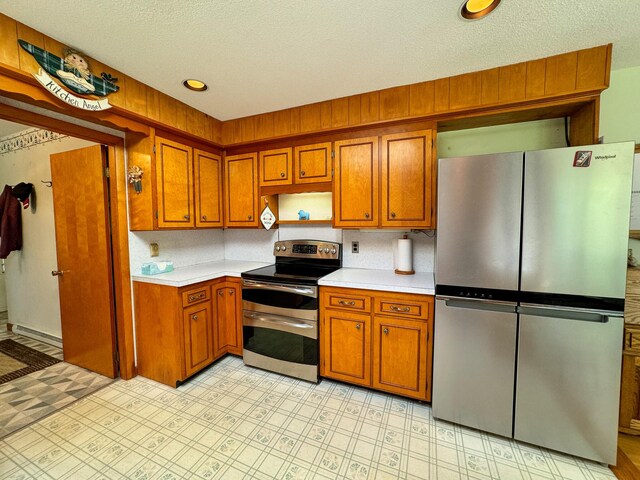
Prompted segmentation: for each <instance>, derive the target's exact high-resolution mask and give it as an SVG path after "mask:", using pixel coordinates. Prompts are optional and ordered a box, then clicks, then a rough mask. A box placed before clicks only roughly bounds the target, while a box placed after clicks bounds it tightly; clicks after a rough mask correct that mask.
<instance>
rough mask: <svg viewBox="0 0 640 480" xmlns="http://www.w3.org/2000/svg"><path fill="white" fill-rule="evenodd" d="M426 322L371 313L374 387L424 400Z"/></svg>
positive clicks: (425, 392) (425, 383) (425, 391)
mask: <svg viewBox="0 0 640 480" xmlns="http://www.w3.org/2000/svg"><path fill="white" fill-rule="evenodd" d="M427 329H428V326H427V323H426V322H424V321H420V320H406V319H402V318H387V317H379V316H374V317H373V380H372V386H373V388H377V389H380V390H385V391H387V392H391V393H397V394H400V395H406V396H409V397H413V398H418V399H420V400H427Z"/></svg>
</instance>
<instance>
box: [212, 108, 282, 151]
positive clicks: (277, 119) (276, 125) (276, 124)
mask: <svg viewBox="0 0 640 480" xmlns="http://www.w3.org/2000/svg"><path fill="white" fill-rule="evenodd" d="M226 123H227V122H224V123H223V124H222V126H223V127H224V125H225V124H226ZM290 133H291V111H290V110H279V111H277V112H273V135H274V136H275V137H282V136H284V135H289V134H290ZM223 138H224V135H223ZM225 143H226V142H225Z"/></svg>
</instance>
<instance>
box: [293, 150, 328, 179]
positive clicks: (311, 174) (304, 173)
mask: <svg viewBox="0 0 640 480" xmlns="http://www.w3.org/2000/svg"><path fill="white" fill-rule="evenodd" d="M331 163H332V162H331V142H325V143H316V144H313V145H303V146H301V147H295V149H294V153H293V171H294V182H295V183H318V182H330V181H331Z"/></svg>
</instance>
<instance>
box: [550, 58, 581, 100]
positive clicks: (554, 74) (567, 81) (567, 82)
mask: <svg viewBox="0 0 640 480" xmlns="http://www.w3.org/2000/svg"><path fill="white" fill-rule="evenodd" d="M577 66H578V52H569V53H564V54H562V55H556V56H554V57H549V58H547V66H546V73H545V87H544V93H545V95H553V94H557V93H566V92H570V91H571V90H574V89H575V88H576V72H577V70H576V69H577Z"/></svg>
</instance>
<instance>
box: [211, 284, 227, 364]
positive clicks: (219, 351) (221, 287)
mask: <svg viewBox="0 0 640 480" xmlns="http://www.w3.org/2000/svg"><path fill="white" fill-rule="evenodd" d="M211 290H212V293H213V302H214V305H215V316H216V319H215V322H214V326H215V335H214V348H213V355H214V358H217V357H220V356H222V355H224V354H225V353H227V301H226V297H227V295H226V293H227V287H226V285H225V282H218V283H217V284H214V285H212V286H211Z"/></svg>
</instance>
